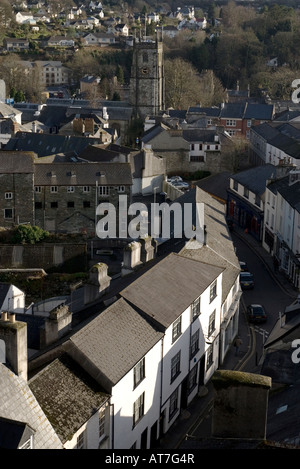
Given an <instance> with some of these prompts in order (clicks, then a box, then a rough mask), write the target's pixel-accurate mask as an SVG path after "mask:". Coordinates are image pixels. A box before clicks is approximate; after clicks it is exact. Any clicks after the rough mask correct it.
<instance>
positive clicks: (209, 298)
mask: <svg viewBox="0 0 300 469" xmlns="http://www.w3.org/2000/svg"><path fill="white" fill-rule="evenodd" d="M223 271H224V268H223V267H220V266H216V265H212V264H208V263H206V262H202V260H199V259H198V260H195V259H193V258H192V257H187V256H185V255H178V254H174V253H172V254H170V255H169V256H167V257H166V258H164V259H163V260H161V261H160V262H159V263H158V264H156V265H155V266H154V267H153V268H152V269H150V270H148V271H147V272H146V273H145V274H144V275H142V276H141V277H139V278H138V279H137V280H135V281H134V282H133V283H131V284H130V285H129V286H127V287H126V288H125V289H124V290H123V291H122V292H121V296H122V298H124V299H125V300H126V301H127V302H128V303H129V304H131V305H132V306H133V307H134V308H135V309H137V310H138V311H139V312H140V314H141V315H142V316H143V317H144V318H146V319H147V320H148V321H150V322H151V324H154V325H156V327H158V328H159V329H160V330H161V331H163V332H164V340H163V342H162V358H161V362H162V363H161V366H162V367H163V370H164V373H163V374H162V375H161V380H162V382H161V390H162V394H161V406H160V416H161V417H160V418H161V431H162V433H165V432H167V430H168V429H169V428H170V426H171V425H172V424H173V423H174V421H175V420H176V418H177V417H178V416H179V413H180V410H181V409H182V408H185V407H186V406H187V405H188V404H189V403H190V402H191V401H192V399H193V398H194V397H195V395H196V394H197V392H198V389H199V387H200V388H201V386H203V385H205V384H206V383H207V381H208V380H209V378H210V377H211V376H212V374H213V372H214V371H215V369H216V367H217V366H218V355H219V349H218V338H219V334H220V309H221V297H222V274H223Z"/></svg>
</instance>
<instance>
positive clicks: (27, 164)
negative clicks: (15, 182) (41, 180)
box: [0, 150, 34, 174]
mask: <svg viewBox="0 0 300 469" xmlns="http://www.w3.org/2000/svg"><path fill="white" fill-rule="evenodd" d="M33 168H34V153H33V152H31V151H27V152H22V153H20V152H17V151H6V150H3V151H2V150H0V173H4V174H13V173H26V174H29V173H33V172H34V169H33Z"/></svg>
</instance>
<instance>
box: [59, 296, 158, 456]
mask: <svg viewBox="0 0 300 469" xmlns="http://www.w3.org/2000/svg"><path fill="white" fill-rule="evenodd" d="M162 337H163V332H162V330H160V328H159V327H158V325H157V324H155V323H153V322H152V321H149V320H148V319H147V318H144V317H143V316H142V315H141V314H140V313H139V312H138V311H136V309H135V308H134V307H133V306H132V305H130V303H128V302H127V301H126V300H125V299H124V298H121V299H119V300H118V301H116V302H115V303H113V304H112V305H111V306H109V307H108V308H107V309H105V310H104V311H103V312H102V313H101V314H99V315H97V317H95V318H94V319H93V320H92V321H90V322H89V323H88V324H87V325H86V326H85V327H83V328H81V329H80V330H79V331H78V332H76V333H75V334H74V335H73V336H72V337H71V338H70V341H69V343H68V346H67V350H68V354H69V355H70V356H71V357H72V358H73V359H74V360H75V361H76V362H77V363H79V364H81V365H82V366H83V367H84V369H85V370H86V371H87V372H88V373H89V375H90V376H91V377H92V378H94V380H95V381H96V382H97V383H98V384H99V385H101V386H102V388H103V389H104V390H105V392H106V393H108V394H109V395H110V396H111V398H110V404H111V412H110V415H111V420H110V433H109V448H110V449H130V448H137V449H140V448H144V449H146V448H149V447H150V441H151V443H152V444H153V442H155V441H157V439H158V436H159V421H160V403H161V400H160V392H161V388H160V383H161V371H162V369H161V366H162V365H161V339H162ZM108 417H109V413H108V414H107V418H108Z"/></svg>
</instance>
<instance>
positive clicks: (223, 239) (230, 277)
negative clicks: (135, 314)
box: [177, 188, 240, 302]
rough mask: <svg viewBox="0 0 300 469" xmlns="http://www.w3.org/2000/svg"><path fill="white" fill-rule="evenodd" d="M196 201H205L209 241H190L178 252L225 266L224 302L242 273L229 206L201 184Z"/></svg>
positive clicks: (198, 259)
mask: <svg viewBox="0 0 300 469" xmlns="http://www.w3.org/2000/svg"><path fill="white" fill-rule="evenodd" d="M183 198H184V196H183ZM177 200H179V199H177ZM196 201H197V202H198V203H199V202H200V203H201V202H202V203H204V224H205V225H206V244H205V245H204V246H199V247H198V248H197V242H195V241H190V242H189V243H187V244H186V246H185V247H184V248H183V249H182V250H181V251H180V253H179V254H180V255H182V256H185V257H189V258H191V259H194V260H196V261H200V262H205V263H207V264H211V265H215V266H218V267H221V268H223V269H224V272H223V275H222V302H224V301H225V299H226V298H227V296H228V293H229V291H230V289H231V288H232V286H233V284H234V282H235V281H236V279H237V277H238V275H239V273H240V265H239V260H238V258H237V256H236V254H235V250H234V246H233V243H232V239H231V236H230V234H229V231H228V227H227V223H226V219H225V215H226V209H225V207H226V206H225V205H224V204H223V203H221V202H219V201H218V200H216V199H214V198H213V197H212V196H211V195H210V194H208V193H207V192H206V191H204V190H202V189H200V188H196Z"/></svg>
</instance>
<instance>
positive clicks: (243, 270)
mask: <svg viewBox="0 0 300 469" xmlns="http://www.w3.org/2000/svg"><path fill="white" fill-rule="evenodd" d="M240 268H241V271H242V272H248V266H247V264H246V262H244V261H240Z"/></svg>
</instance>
